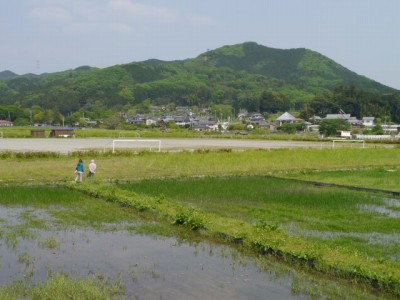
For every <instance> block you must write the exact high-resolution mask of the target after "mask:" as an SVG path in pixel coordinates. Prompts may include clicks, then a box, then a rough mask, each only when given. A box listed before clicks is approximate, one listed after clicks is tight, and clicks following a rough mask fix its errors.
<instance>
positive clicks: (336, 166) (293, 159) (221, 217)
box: [0, 148, 400, 297]
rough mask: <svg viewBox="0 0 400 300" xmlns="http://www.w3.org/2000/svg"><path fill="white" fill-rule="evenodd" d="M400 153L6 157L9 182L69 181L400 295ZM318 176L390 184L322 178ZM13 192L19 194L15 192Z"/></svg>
mask: <svg viewBox="0 0 400 300" xmlns="http://www.w3.org/2000/svg"><path fill="white" fill-rule="evenodd" d="M78 156H79V157H83V158H84V160H88V159H90V158H95V159H96V162H97V163H98V173H97V174H96V176H95V179H94V180H92V181H91V182H84V183H83V184H74V183H72V180H73V177H74V175H73V172H72V171H73V168H74V165H75V163H76V160H77V157H78ZM397 161H400V152H399V151H398V149H381V148H376V149H373V148H371V149H335V150H332V149H324V150H322V149H297V150H274V151H264V150H260V151H254V150H252V151H242V152H235V151H221V150H219V151H199V152H192V153H188V152H181V153H147V152H143V153H139V154H128V153H119V154H118V153H117V155H111V154H109V153H106V154H102V153H97V152H91V153H88V154H83V153H77V154H70V155H67V156H59V155H52V154H47V155H44V154H41V155H39V154H37V155H20V156H16V155H14V154H7V155H3V158H2V160H1V161H0V164H1V166H2V170H7V172H2V174H1V175H0V180H1V181H0V183H1V184H2V185H3V186H5V185H7V186H17V187H21V186H26V185H32V186H37V185H40V184H46V185H47V184H55V185H57V186H67V187H68V188H70V189H73V190H77V191H80V192H83V193H88V194H91V195H93V196H96V197H98V198H102V199H105V200H108V201H109V202H114V203H118V204H120V205H122V206H123V207H125V208H133V209H134V210H136V211H138V212H140V211H144V212H151V214H154V216H157V218H159V219H160V220H164V221H166V222H169V223H173V224H176V225H183V228H187V229H188V230H189V229H191V230H195V231H196V232H197V233H198V234H200V235H201V236H202V237H203V238H204V239H208V238H211V239H222V240H223V241H225V242H226V241H228V242H229V241H230V242H234V243H235V242H237V241H239V242H240V243H242V245H243V247H245V248H246V249H248V250H251V251H254V252H255V253H265V254H270V255H272V256H274V257H278V258H280V259H282V261H285V262H289V263H292V264H294V265H300V266H302V267H303V268H305V269H311V270H313V271H317V272H321V273H324V274H326V275H328V276H333V277H337V278H342V279H345V280H348V281H350V282H358V283H360V284H362V285H366V286H369V287H371V288H372V289H373V290H375V291H380V292H386V293H389V294H390V295H392V296H394V297H398V296H400V271H399V270H400V263H399V253H400V251H399V250H400V244H399V242H398V239H399V234H400V225H399V224H400V223H399V222H398V220H399V214H400V210H399V200H398V199H397V198H396V195H393V193H396V192H399V191H400V188H399V186H398V182H399V179H400V178H399V177H400V170H399V169H398V168H397V164H396V162H397ZM310 181H311V182H320V183H331V184H338V185H343V186H349V187H354V186H356V187H363V188H370V189H371V188H372V189H380V190H382V192H369V191H355V190H349V189H346V188H338V187H321V186H316V185H314V184H313V183H309V182H310ZM23 191H24V189H21V193H23ZM388 191H389V193H388ZM3 192H4V193H5V191H3ZM38 193H39V194H40V189H38ZM46 193H47V192H46ZM79 194H80V193H78V194H77V195H79ZM5 195H7V194H5ZM38 197H39V198H40V196H38ZM20 198H24V197H20ZM52 198H54V197H52ZM56 198H58V197H56ZM5 199H10V200H9V201H11V202H12V201H13V199H16V198H15V197H14V198H13V195H12V193H11V194H8V195H7V196H6V197H5V198H4V199H3V201H6V200H5ZM60 199H61V200H60V201H64V200H62V197H60ZM77 199H80V198H79V197H77ZM41 201H44V200H41ZM66 201H67V200H66ZM76 201H78V202H79V200H75V201H74V202H76ZM38 203H41V202H40V201H38ZM104 203H107V202H104ZM109 204H112V203H109ZM109 204H108V205H109ZM99 211H101V208H100V207H99Z"/></svg>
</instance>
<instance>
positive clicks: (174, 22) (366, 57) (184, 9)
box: [0, 0, 400, 89]
mask: <svg viewBox="0 0 400 300" xmlns="http://www.w3.org/2000/svg"><path fill="white" fill-rule="evenodd" d="M399 13H400V0H0V38H1V44H0V71H3V70H11V71H13V72H15V73H17V74H25V73H35V74H40V73H44V72H56V71H63V70H67V69H74V68H76V67H79V66H82V65H90V66H93V67H107V66H112V65H115V64H124V63H129V62H133V61H142V60H146V59H150V58H158V59H162V60H181V59H186V58H193V57H196V56H198V55H199V54H201V53H203V52H205V51H207V50H208V49H215V48H218V47H221V46H223V45H233V44H238V43H243V42H247V41H253V42H256V43H258V44H261V45H264V46H268V47H273V48H281V49H289V48H308V49H311V50H314V51H317V52H320V53H321V54H323V55H326V56H328V57H329V58H331V59H333V60H334V61H336V62H337V63H339V64H341V65H343V66H345V67H346V68H348V69H350V70H352V71H355V72H356V73H358V74H360V75H364V76H367V77H369V78H371V79H373V80H376V81H378V82H381V83H383V84H386V85H388V86H391V87H394V88H397V89H400V57H399V55H400V16H399Z"/></svg>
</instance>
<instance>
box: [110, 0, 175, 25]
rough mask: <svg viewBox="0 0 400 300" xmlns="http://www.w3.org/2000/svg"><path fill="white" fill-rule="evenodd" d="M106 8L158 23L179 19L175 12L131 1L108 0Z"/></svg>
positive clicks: (120, 13)
mask: <svg viewBox="0 0 400 300" xmlns="http://www.w3.org/2000/svg"><path fill="white" fill-rule="evenodd" d="M108 6H109V7H110V9H111V10H112V11H113V12H115V13H117V14H119V15H124V16H131V17H138V18H142V19H151V20H153V21H159V22H174V21H177V20H178V19H179V13H178V12H177V11H175V10H171V9H167V8H163V7H158V6H153V5H146V4H141V3H137V2H134V1H132V0H110V1H109V3H108Z"/></svg>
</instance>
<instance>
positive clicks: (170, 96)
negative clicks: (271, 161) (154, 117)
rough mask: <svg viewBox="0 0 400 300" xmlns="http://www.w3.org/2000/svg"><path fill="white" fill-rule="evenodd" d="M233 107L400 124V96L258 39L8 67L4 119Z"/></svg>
mask: <svg viewBox="0 0 400 300" xmlns="http://www.w3.org/2000/svg"><path fill="white" fill-rule="evenodd" d="M215 105H220V106H224V107H225V108H226V107H228V108H229V109H230V110H231V112H227V113H228V114H229V113H230V114H232V112H239V111H240V110H247V111H249V112H263V113H275V112H279V111H286V110H291V111H294V110H296V111H299V112H300V114H301V116H302V117H305V118H307V117H310V116H312V115H314V114H317V115H321V116H322V117H323V116H324V115H325V114H327V113H337V112H338V111H339V110H340V109H341V110H343V111H345V112H346V113H350V114H352V115H354V116H357V117H359V118H360V117H363V116H375V117H380V118H386V119H388V120H390V121H393V122H400V115H399V112H400V95H399V92H398V91H397V90H395V89H392V88H390V87H387V86H384V85H382V84H380V83H378V82H375V81H373V80H371V79H368V78H366V77H364V76H360V75H357V74H356V73H354V72H352V71H350V70H348V69H346V68H345V67H343V66H341V65H339V64H337V63H335V62H334V61H333V60H331V59H329V58H327V57H325V56H323V55H321V54H319V53H317V52H314V51H311V50H308V49H288V50H281V49H274V48H269V47H265V46H262V45H258V44H256V43H252V42H249V43H243V44H238V45H233V46H224V47H221V48H218V49H215V50H210V51H207V52H205V53H203V54H201V55H199V56H198V57H196V58H192V59H187V60H180V61H160V60H156V59H153V60H147V61H143V62H133V63H128V64H123V65H116V66H112V67H108V68H104V69H98V68H92V67H89V66H82V67H79V68H77V69H74V70H68V71H64V72H59V73H49V74H41V75H34V74H27V75H22V76H20V75H16V74H14V73H12V72H11V71H3V72H0V119H9V120H11V121H16V120H18V122H19V123H24V122H25V123H26V122H32V121H35V122H36V121H37V122H40V121H45V122H47V123H59V122H60V119H61V118H64V117H65V118H70V119H71V120H72V119H74V118H79V116H81V115H82V113H84V114H85V115H86V116H87V117H90V118H92V119H105V118H109V117H111V116H113V115H114V114H116V113H120V112H133V111H136V112H143V113H146V112H148V109H149V107H150V106H167V107H170V108H173V107H176V106H189V107H196V108H207V107H211V106H215Z"/></svg>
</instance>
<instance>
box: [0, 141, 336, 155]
mask: <svg viewBox="0 0 400 300" xmlns="http://www.w3.org/2000/svg"><path fill="white" fill-rule="evenodd" d="M154 140H159V141H161V151H173V150H189V151H190V150H194V149H201V148H204V149H212V148H216V149H218V148H232V149H279V148H330V147H331V146H332V145H331V143H323V142H321V143H319V142H295V141H262V140H236V139H140V142H139V141H137V142H136V143H134V142H130V143H119V144H117V145H118V147H121V146H122V147H128V146H129V147H132V148H143V149H150V147H151V148H152V150H156V151H157V150H158V143H157V142H149V141H154ZM143 141H147V142H143ZM112 147H113V139H111V138H109V139H106V138H93V139H92V138H87V139H69V138H65V139H63V138H60V139H51V138H43V139H34V138H29V139H17V138H15V139H14V138H12V139H6V138H3V139H0V151H7V150H9V151H54V152H61V153H68V152H73V151H80V150H82V151H84V150H88V149H97V150H112Z"/></svg>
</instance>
